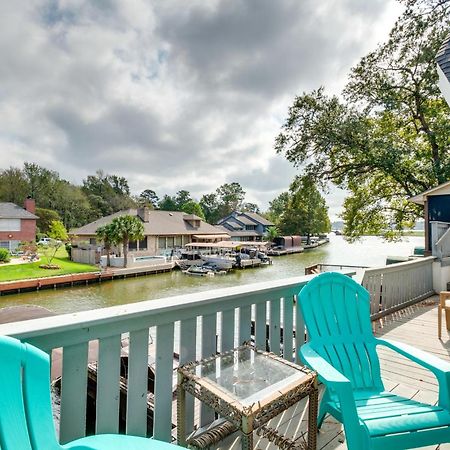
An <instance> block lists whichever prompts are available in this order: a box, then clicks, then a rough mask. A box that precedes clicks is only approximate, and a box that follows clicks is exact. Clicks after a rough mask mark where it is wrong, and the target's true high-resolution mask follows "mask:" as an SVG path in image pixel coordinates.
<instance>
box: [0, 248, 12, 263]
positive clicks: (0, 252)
mask: <svg viewBox="0 0 450 450" xmlns="http://www.w3.org/2000/svg"><path fill="white" fill-rule="evenodd" d="M9 261H11V255H10V254H9V251H8V250H7V249H6V248H0V262H3V263H7V262H9Z"/></svg>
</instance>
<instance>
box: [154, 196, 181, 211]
mask: <svg viewBox="0 0 450 450" xmlns="http://www.w3.org/2000/svg"><path fill="white" fill-rule="evenodd" d="M158 208H159V209H161V210H162V211H177V210H178V209H177V208H178V205H177V201H176V199H175V198H174V197H171V196H170V195H167V194H165V195H164V197H163V198H162V199H161V200H160V202H159V204H158Z"/></svg>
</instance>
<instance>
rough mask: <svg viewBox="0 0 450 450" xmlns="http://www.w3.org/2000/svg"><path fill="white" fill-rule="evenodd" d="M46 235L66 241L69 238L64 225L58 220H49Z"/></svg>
mask: <svg viewBox="0 0 450 450" xmlns="http://www.w3.org/2000/svg"><path fill="white" fill-rule="evenodd" d="M48 237H49V238H51V239H54V240H57V241H67V240H68V239H69V236H68V234H67V230H66V227H65V226H64V224H63V223H62V222H61V221H60V220H53V221H52V222H51V224H50V229H49V231H48Z"/></svg>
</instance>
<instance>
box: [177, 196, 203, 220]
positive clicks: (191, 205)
mask: <svg viewBox="0 0 450 450" xmlns="http://www.w3.org/2000/svg"><path fill="white" fill-rule="evenodd" d="M181 210H182V211H183V212H185V213H186V214H195V215H196V216H198V217H200V218H201V219H203V220H205V214H204V213H203V210H202V207H201V206H200V205H199V204H198V203H197V202H196V201H194V200H189V201H188V202H186V203H185V204H184V205H183V206H182V207H181Z"/></svg>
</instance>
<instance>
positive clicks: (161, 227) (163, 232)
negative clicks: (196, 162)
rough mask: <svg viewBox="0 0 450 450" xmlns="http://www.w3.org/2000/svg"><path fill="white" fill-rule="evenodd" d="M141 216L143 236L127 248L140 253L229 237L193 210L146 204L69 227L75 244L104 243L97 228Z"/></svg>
mask: <svg viewBox="0 0 450 450" xmlns="http://www.w3.org/2000/svg"><path fill="white" fill-rule="evenodd" d="M124 215H130V216H136V217H139V219H140V220H141V221H142V224H143V225H144V239H142V240H140V241H137V242H136V241H134V242H130V244H129V246H128V250H129V251H131V252H133V253H138V254H139V255H149V256H152V255H161V254H163V253H166V252H167V251H171V250H173V249H177V248H181V247H183V246H184V245H185V244H188V243H189V242H218V241H222V240H224V239H229V238H230V236H229V234H227V233H225V232H224V231H223V230H220V229H219V228H217V227H214V226H212V225H209V224H208V223H206V222H205V221H203V220H202V219H201V218H200V217H198V216H196V215H194V214H186V213H184V212H181V211H159V210H151V209H149V208H147V207H144V208H137V209H136V208H134V209H133V208H132V209H127V210H123V211H119V212H117V213H114V214H111V215H109V216H106V217H102V218H101V219H98V220H96V221H94V222H91V223H88V224H87V225H84V226H82V227H80V228H76V229H73V230H70V231H69V236H71V238H72V242H73V243H74V244H77V243H89V244H90V245H91V246H96V247H98V246H101V242H97V237H96V231H97V229H98V228H99V227H101V226H103V225H107V224H109V223H111V222H112V220H113V219H114V218H116V217H119V216H124Z"/></svg>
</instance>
